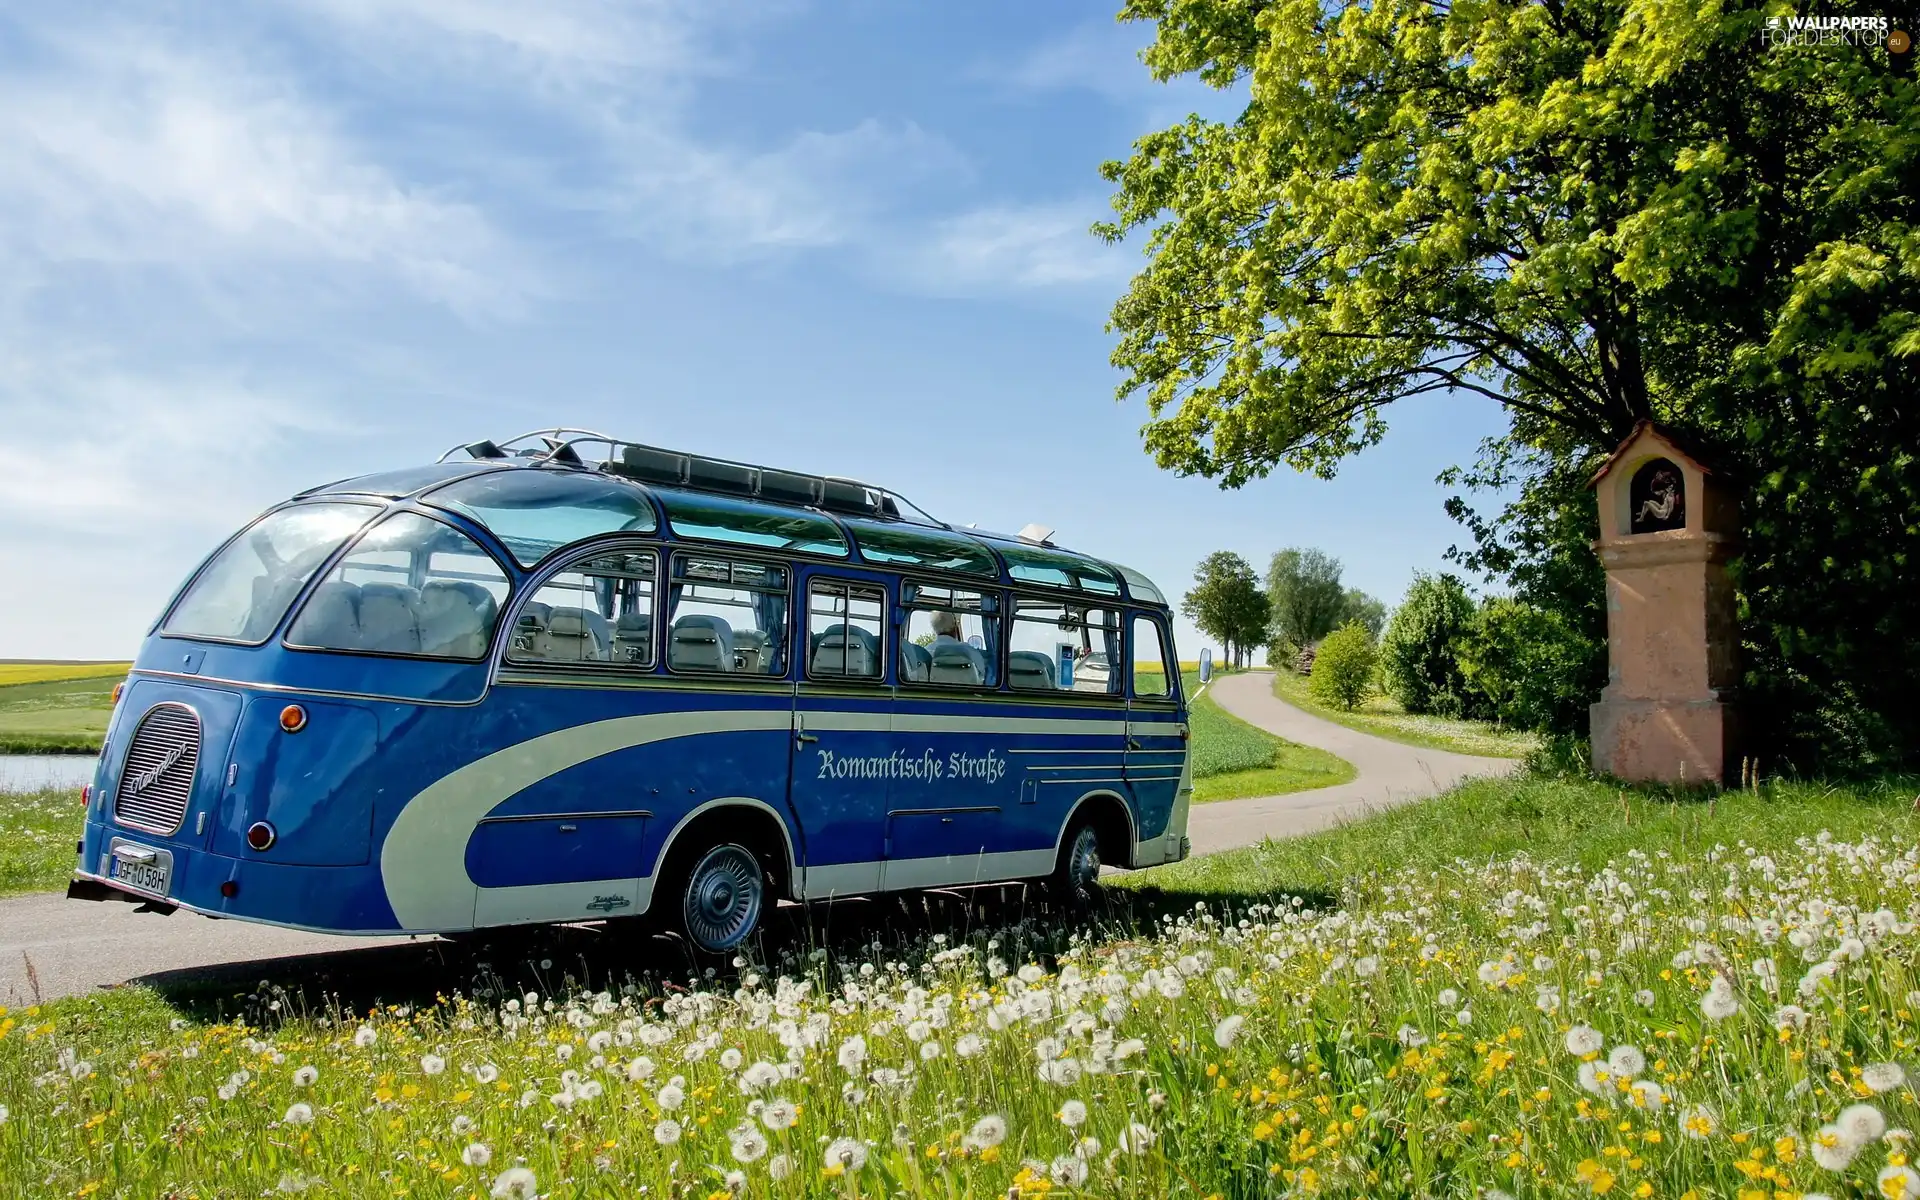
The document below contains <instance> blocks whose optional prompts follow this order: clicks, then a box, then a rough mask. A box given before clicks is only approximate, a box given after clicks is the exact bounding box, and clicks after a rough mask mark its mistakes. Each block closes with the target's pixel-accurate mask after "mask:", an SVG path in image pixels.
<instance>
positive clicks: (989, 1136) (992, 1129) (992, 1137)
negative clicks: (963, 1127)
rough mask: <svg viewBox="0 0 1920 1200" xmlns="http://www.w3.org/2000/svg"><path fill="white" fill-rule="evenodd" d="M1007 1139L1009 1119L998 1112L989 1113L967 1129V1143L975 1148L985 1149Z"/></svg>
mask: <svg viewBox="0 0 1920 1200" xmlns="http://www.w3.org/2000/svg"><path fill="white" fill-rule="evenodd" d="M1006 1140H1007V1119H1006V1118H1005V1117H1003V1116H1001V1115H1000V1114H998V1113H988V1114H987V1115H986V1116H984V1117H981V1118H980V1119H979V1120H977V1121H975V1122H974V1123H973V1128H972V1129H970V1130H968V1131H967V1138H966V1141H967V1144H968V1145H969V1146H972V1147H974V1148H975V1149H979V1150H984V1149H986V1148H987V1147H989V1146H998V1145H999V1144H1000V1143H1001V1142H1004V1141H1006Z"/></svg>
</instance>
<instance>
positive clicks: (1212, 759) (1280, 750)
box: [1185, 673, 1354, 804]
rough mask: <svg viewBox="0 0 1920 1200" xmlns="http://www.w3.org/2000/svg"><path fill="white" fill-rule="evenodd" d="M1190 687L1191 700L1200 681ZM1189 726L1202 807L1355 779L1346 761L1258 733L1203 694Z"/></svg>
mask: <svg viewBox="0 0 1920 1200" xmlns="http://www.w3.org/2000/svg"><path fill="white" fill-rule="evenodd" d="M1185 687H1186V694H1187V695H1188V696H1190V697H1191V696H1193V695H1194V694H1195V693H1196V692H1198V691H1199V687H1200V680H1199V675H1198V674H1197V673H1189V674H1188V676H1187V677H1186V682H1185ZM1189 723H1190V725H1191V727H1192V729H1193V798H1194V801H1195V802H1196V803H1199V804H1206V803H1209V802H1211V801H1215V800H1239V799H1244V798H1246V797H1248V796H1277V795H1281V794H1283V793H1286V792H1298V791H1305V790H1306V789H1308V788H1320V787H1330V786H1332V785H1333V784H1336V783H1345V782H1347V781H1348V780H1350V779H1352V778H1353V776H1354V769H1353V765H1352V764H1351V763H1349V762H1347V761H1346V760H1345V759H1343V758H1340V757H1338V756H1336V755H1333V754H1329V753H1328V752H1327V751H1325V750H1321V749H1319V748H1317V747H1314V746H1302V745H1300V744H1299V743H1297V742H1290V741H1287V740H1286V739H1285V738H1278V737H1275V736H1273V735H1272V734H1270V733H1268V732H1267V731H1266V730H1264V729H1257V728H1255V727H1254V726H1252V725H1249V724H1247V723H1246V722H1245V721H1242V720H1241V719H1240V718H1238V717H1235V716H1233V715H1231V714H1230V713H1228V712H1227V711H1226V710H1225V709H1223V708H1221V707H1220V706H1219V705H1217V704H1215V703H1214V702H1213V697H1211V696H1209V695H1206V694H1204V693H1203V694H1201V695H1200V698H1199V699H1198V700H1195V701H1193V702H1192V703H1191V706H1190V709H1189Z"/></svg>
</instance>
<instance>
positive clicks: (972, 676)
mask: <svg viewBox="0 0 1920 1200" xmlns="http://www.w3.org/2000/svg"><path fill="white" fill-rule="evenodd" d="M928 653H929V656H930V657H929V662H928V669H927V678H928V680H929V681H930V682H932V683H945V684H951V685H954V686H959V687H984V686H985V685H986V682H987V656H986V654H985V653H983V652H982V651H979V650H976V649H974V648H973V647H972V646H969V645H967V644H966V643H965V642H942V643H940V644H939V645H938V646H935V647H934V648H933V649H932V650H931V651H929V652H928Z"/></svg>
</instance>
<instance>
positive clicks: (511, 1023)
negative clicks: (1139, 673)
mask: <svg viewBox="0 0 1920 1200" xmlns="http://www.w3.org/2000/svg"><path fill="white" fill-rule="evenodd" d="M1911 786H1912V785H1911V783H1910V782H1905V781H1890V782H1888V783H1886V784H1883V785H1879V786H1875V787H1868V788H1861V789H1854V790H1837V789H1820V788H1814V787H1801V786H1797V785H1785V784H1783V785H1774V786H1770V787H1767V788H1763V789H1762V790H1760V791H1759V792H1757V793H1734V794H1724V795H1721V796H1719V797H1716V798H1713V799H1711V800H1708V799H1706V798H1702V797H1697V796H1686V795H1673V794H1670V793H1661V792H1652V791H1632V792H1627V793H1625V794H1624V795H1625V798H1624V801H1623V800H1622V793H1620V792H1619V791H1618V790H1616V789H1614V788H1611V787H1607V786H1604V785H1599V784H1586V783H1567V782H1558V781H1546V780H1540V779H1531V778H1528V779H1517V780H1499V781H1488V782H1476V783H1474V784H1471V785H1469V786H1467V787H1463V788H1461V789H1459V790H1457V791H1455V792H1452V793H1449V794H1448V795H1446V796H1443V797H1441V798H1439V799H1437V800H1434V801H1431V802H1428V803H1427V804H1426V805H1422V806H1415V807H1414V808H1410V809H1403V810H1397V811H1395V812H1393V813H1390V814H1387V815H1384V816H1381V817H1377V818H1372V819H1369V820H1367V821H1364V822H1360V823H1357V824H1355V825H1353V826H1351V827H1348V828H1345V829H1340V830H1335V831H1331V832H1328V833H1325V834H1321V835H1317V836H1315V837H1310V838H1303V839H1300V840H1298V841H1295V842H1292V843H1289V844H1287V845H1286V846H1284V847H1263V848H1260V849H1259V850H1256V851H1249V852H1243V853H1241V854H1237V855H1235V854H1228V855H1221V856H1218V857H1217V858H1216V859H1214V860H1211V863H1212V865H1213V867H1214V868H1216V869H1220V870H1224V871H1226V872H1230V873H1231V875H1232V876H1233V878H1232V879H1231V880H1229V879H1227V878H1226V876H1225V875H1221V876H1219V877H1217V878H1215V877H1210V878H1209V879H1207V880H1202V881H1201V882H1206V883H1208V886H1214V885H1216V884H1217V885H1218V886H1217V895H1216V902H1215V903H1214V904H1213V906H1212V907H1211V908H1205V909H1201V910H1196V909H1194V908H1193V907H1192V905H1191V904H1188V905H1187V906H1186V907H1185V909H1184V911H1183V913H1180V914H1176V913H1174V912H1172V911H1166V912H1164V914H1163V915H1158V916H1156V917H1153V918H1150V919H1147V920H1145V921H1137V920H1127V919H1119V918H1116V919H1114V920H1111V921H1108V922H1104V923H1100V922H1096V923H1095V924H1093V925H1091V926H1082V927H1063V926H1062V925H1061V924H1060V923H1059V922H1058V921H1052V920H1038V919H1026V920H1020V921H1015V922H1011V923H1007V924H1003V925H999V926H995V927H983V928H979V929H974V930H971V931H966V932H958V933H955V934H953V935H938V936H931V937H922V938H920V939H917V940H914V941H911V942H908V941H903V940H900V939H892V938H891V937H890V935H889V939H882V940H881V941H877V942H875V943H871V944H869V945H867V946H865V947H864V948H861V949H858V950H855V951H853V952H851V953H843V954H840V955H828V956H816V955H814V954H810V953H809V952H808V950H807V948H806V947H805V946H797V947H792V948H789V949H778V950H776V951H775V954H776V957H775V958H774V959H773V960H772V961H771V962H768V963H766V964H764V965H763V966H749V967H747V968H745V969H743V970H741V971H740V972H738V973H737V974H736V973H733V972H722V973H721V974H720V975H719V976H718V977H717V978H715V979H713V980H711V981H704V980H703V981H696V982H695V984H694V985H693V987H692V988H691V990H687V989H675V990H668V991H665V992H662V991H660V990H659V989H657V988H653V987H651V986H646V985H639V986H635V987H633V988H631V989H629V988H626V987H622V986H618V985H615V986H612V987H607V988H604V989H601V990H587V989H581V988H570V987H569V986H568V984H567V983H566V982H565V981H564V980H555V979H552V978H551V975H549V977H548V978H547V980H546V981H544V982H542V983H540V984H538V985H536V986H535V987H533V988H531V989H529V988H527V987H526V986H524V985H523V984H521V983H519V982H509V981H507V980H505V979H502V978H501V977H500V976H498V975H493V974H491V973H489V972H488V971H487V970H485V969H476V970H474V971H472V972H469V973H465V974H461V973H458V972H449V974H448V977H447V978H446V979H445V980H444V981H443V983H442V985H441V986H440V987H439V989H438V990H440V991H441V992H442V993H443V996H444V997H445V998H443V999H441V1000H438V1001H433V1000H427V1001H424V1002H421V1003H419V1004H417V1005H415V1006H409V1005H408V1004H406V1003H396V1004H390V1005H381V1006H379V1007H377V1008H375V1009H374V1010H373V1011H371V1012H367V1011H364V1010H360V1011H349V1010H347V1009H344V1008H338V1007H329V1006H328V1005H326V1004H325V1003H324V1002H318V1003H315V1004H314V1005H313V1006H312V1007H309V1006H308V1004H307V1003H305V1002H303V1001H302V1000H301V999H300V998H299V997H292V996H286V995H283V994H281V993H279V992H278V991H277V990H275V989H274V988H273V987H272V986H271V985H263V987H262V988H261V989H260V990H258V991H255V992H253V993H250V994H249V995H248V996H246V997H245V998H244V1002H245V1004H246V1010H245V1011H247V1012H248V1013H250V1014H252V1015H251V1021H252V1023H251V1024H248V1023H242V1022H240V1021H238V1020H234V1021H227V1022H219V1023H210V1022H208V1021H204V1020H196V1019H192V1018H189V1017H186V1016H182V1015H180V1010H178V1009H176V1008H173V1007H171V1006H169V1005H168V1004H167V1003H165V1002H164V1000H163V999H162V998H161V997H160V996H158V995H157V994H155V993H153V992H150V991H145V990H142V989H128V990H126V991H122V992H118V993H114V994H111V995H105V996H89V997H83V998H77V999H73V1000H67V1001H61V1002H58V1003H55V1004H51V1005H45V1006H39V1007H35V1008H32V1009H26V1010H22V1011H18V1012H13V1013H6V1014H0V1104H5V1105H7V1106H8V1109H9V1113H8V1115H7V1118H6V1119H5V1120H4V1122H0V1173H4V1177H5V1178H6V1179H7V1180H8V1181H9V1186H10V1187H11V1188H13V1189H15V1190H16V1191H17V1192H18V1193H19V1194H24V1195H31V1196H73V1195H96V1196H101V1197H136V1196H152V1195H164V1194H173V1195H178V1196H186V1195H198V1196H202V1197H207V1198H211V1197H214V1196H258V1195H263V1194H268V1193H274V1192H285V1193H298V1192H303V1191H309V1190H310V1191H311V1192H312V1194H316V1195H325V1196H330V1197H331V1196H340V1197H352V1198H356V1200H357V1198H360V1197H373V1196H391V1195H394V1194H396V1193H399V1192H405V1193H407V1194H409V1195H412V1196H418V1197H436V1198H444V1200H453V1198H454V1197H462V1198H463V1200H466V1198H478V1197H488V1196H502V1197H505V1196H516V1197H523V1198H524V1197H529V1196H532V1195H534V1194H536V1193H537V1194H539V1195H543V1196H568V1197H574V1196H579V1197H609V1198H611V1197H616V1196H618V1197H626V1196H633V1195H639V1194H642V1190H641V1189H643V1188H644V1189H645V1193H644V1194H646V1195H657V1196H662V1197H674V1198H676V1200H678V1198H682V1197H706V1198H708V1200H713V1198H715V1197H717V1198H719V1200H728V1198H730V1197H732V1196H736V1195H738V1196H770V1197H783V1198H785V1197H821V1198H827V1197H840V1198H842V1200H845V1198H849V1197H852V1196H855V1195H903V1194H904V1195H941V1196H951V1197H958V1196H1003V1195H1007V1194H1009V1191H1010V1190H1011V1191H1012V1193H1013V1194H1016V1195H1022V1196H1030V1195H1037V1194H1040V1193H1042V1192H1051V1193H1057V1194H1062V1195H1077V1194H1082V1193H1085V1194H1092V1195H1102V1196H1114V1195H1128V1194H1133V1195H1140V1196H1155V1197H1160V1196H1168V1197H1178V1198H1180V1200H1200V1198H1201V1197H1207V1196H1215V1195H1218V1196H1232V1197H1248V1198H1251V1197H1256V1196H1303V1197H1304V1196H1341V1197H1348V1196H1352V1197H1359V1196H1366V1197H1409V1198H1411V1197H1429V1196H1491V1195H1493V1194H1494V1193H1495V1190H1497V1191H1498V1192H1501V1193H1505V1194H1508V1195H1529V1196H1532V1195H1616V1194H1617V1195H1621V1196H1658V1197H1670V1198H1673V1200H1679V1198H1681V1197H1684V1196H1687V1195H1689V1194H1691V1195H1693V1196H1695V1197H1697V1198H1701V1200H1704V1198H1707V1197H1736V1196H1740V1195H1742V1194H1743V1193H1751V1192H1752V1191H1754V1190H1756V1189H1757V1190H1760V1191H1762V1192H1763V1194H1765V1195H1767V1196H1769V1197H1772V1196H1778V1195H1781V1194H1787V1195H1796V1196H1797V1195H1803V1194H1805V1193H1808V1192H1824V1193H1827V1194H1831V1195H1836V1196H1838V1195H1846V1196H1865V1195H1904V1194H1908V1192H1907V1190H1906V1189H1907V1188H1908V1187H1909V1180H1910V1178H1912V1177H1911V1176H1910V1175H1909V1174H1908V1172H1910V1171H1911V1168H1910V1167H1909V1166H1908V1165H1907V1155H1908V1154H1910V1153H1911V1149H1912V1148H1911V1146H1910V1144H1909V1143H1910V1139H1911V1136H1912V1135H1911V1134H1908V1133H1906V1132H1905V1131H1906V1130H1911V1129H1914V1128H1916V1127H1920V1102H1917V1101H1916V1097H1915V1094H1914V1090H1913V1083H1912V1081H1911V1080H1910V1078H1909V1076H1908V1068H1907V1067H1905V1066H1903V1065H1902V1064H1903V1063H1906V1062H1908V1061H1910V1060H1911V1059H1912V1058H1913V1052H1912V1047H1913V1043H1914V1040H1915V1036H1916V1029H1915V1016H1914V1013H1915V1011H1916V1010H1920V978H1917V977H1916V973H1915V971H1916V969H1915V965H1914V962H1913V954H1912V950H1913V946H1914V925H1913V923H1912V922H1913V920H1914V917H1913V914H1912V913H1910V912H1908V911H1907V909H1908V906H1909V905H1911V904H1912V903H1913V900H1912V897H1913V892H1914V887H1915V884H1916V883H1920V861H1917V860H1920V851H1917V850H1916V847H1915V844H1914V834H1915V832H1916V829H1915V818H1914V816H1913V815H1912V814H1911V812H1910V808H1911V794H1912V793H1911V791H1910V790H1909V789H1910V788H1911ZM1422 809H1426V810H1429V811H1428V813H1427V817H1426V819H1424V820H1415V819H1413V818H1414V816H1415V814H1417V813H1419V812H1420V811H1421V810H1422ZM1822 831H1827V832H1825V833H1824V834H1823V833H1822ZM1742 842H1744V843H1745V844H1744V845H1743V844H1742ZM1199 865H1200V864H1182V865H1179V866H1174V867H1168V868H1161V869H1159V870H1156V871H1153V872H1145V873H1142V875H1141V876H1140V877H1138V883H1139V885H1140V887H1139V888H1137V889H1132V890H1129V889H1117V892H1118V893H1119V894H1118V895H1117V897H1116V900H1117V901H1118V902H1121V903H1124V902H1126V901H1127V900H1128V899H1129V897H1130V896H1138V897H1140V898H1141V899H1142V900H1143V901H1144V900H1145V898H1146V897H1148V896H1150V895H1152V894H1153V889H1154V888H1156V887H1161V888H1176V889H1177V888H1183V887H1185V886H1187V885H1188V884H1190V883H1192V882H1194V880H1193V879H1192V878H1189V876H1191V875H1192V872H1193V870H1194V868H1196V867H1198V866H1199ZM1270 889H1278V890H1270ZM1302 892H1305V893H1306V894H1308V895H1312V896H1315V897H1316V898H1315V899H1311V900H1306V901H1302V902H1296V901H1293V900H1290V899H1288V898H1287V897H1288V894H1290V893H1291V894H1294V895H1298V894H1300V893H1302ZM1170 894H1172V895H1176V896H1178V895H1184V894H1185V893H1182V892H1179V891H1175V892H1173V893H1170ZM548 965H551V964H548ZM268 970H271V968H268ZM461 970H462V971H464V970H465V968H462V969H461ZM529 990H531V991H532V992H533V994H526V993H527V992H528V991H529ZM429 995H431V993H429ZM1912 1182H1913V1184H1914V1185H1920V1179H1913V1180H1912Z"/></svg>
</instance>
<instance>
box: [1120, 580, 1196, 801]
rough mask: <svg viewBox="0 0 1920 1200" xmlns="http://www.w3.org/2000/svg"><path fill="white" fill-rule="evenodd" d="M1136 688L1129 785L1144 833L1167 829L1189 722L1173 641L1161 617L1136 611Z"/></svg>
mask: <svg viewBox="0 0 1920 1200" xmlns="http://www.w3.org/2000/svg"><path fill="white" fill-rule="evenodd" d="M1127 652H1128V654H1129V656H1130V661H1131V666H1132V669H1131V670H1130V671H1129V672H1128V678H1129V679H1130V681H1131V683H1132V687H1131V688H1130V689H1129V691H1128V701H1127V768H1126V774H1127V787H1128V789H1129V790H1130V791H1131V792H1132V793H1133V804H1134V812H1135V814H1136V816H1137V820H1138V825H1139V831H1140V836H1141V837H1142V838H1143V839H1144V838H1149V837H1156V836H1159V834H1160V833H1161V832H1162V831H1164V830H1165V829H1166V827H1167V821H1168V819H1169V817H1171V815H1172V813H1173V803H1174V800H1175V798H1176V797H1177V796H1178V794H1179V791H1180V779H1181V776H1182V774H1183V773H1184V771H1185V768H1186V761H1187V745H1188V742H1187V725H1186V722H1185V720H1183V719H1182V717H1181V713H1180V690H1179V689H1180V680H1179V678H1178V674H1177V672H1178V671H1179V664H1178V662H1176V661H1175V659H1174V657H1173V654H1172V639H1171V638H1169V637H1168V636H1167V631H1166V627H1165V626H1164V625H1163V624H1162V623H1161V622H1160V620H1159V619H1158V618H1157V617H1153V616H1149V615H1148V614H1146V613H1142V612H1136V613H1134V614H1133V616H1132V618H1131V619H1130V620H1129V621H1128V629H1127Z"/></svg>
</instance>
